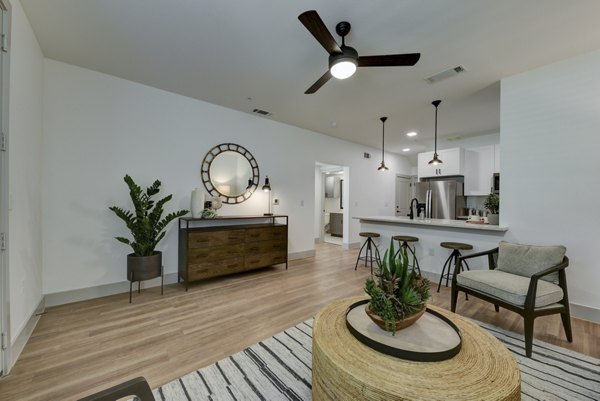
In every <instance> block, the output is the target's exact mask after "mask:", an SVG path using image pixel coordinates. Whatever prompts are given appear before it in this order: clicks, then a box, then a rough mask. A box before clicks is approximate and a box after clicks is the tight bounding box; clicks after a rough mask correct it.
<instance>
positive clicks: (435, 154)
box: [428, 100, 443, 166]
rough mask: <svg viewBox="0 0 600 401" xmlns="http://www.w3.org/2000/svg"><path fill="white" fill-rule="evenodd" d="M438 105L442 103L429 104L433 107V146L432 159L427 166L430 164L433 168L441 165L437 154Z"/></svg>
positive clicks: (435, 101)
mask: <svg viewBox="0 0 600 401" xmlns="http://www.w3.org/2000/svg"><path fill="white" fill-rule="evenodd" d="M440 103H442V101H441V100H434V101H433V102H431V104H432V105H434V106H435V145H434V148H433V159H431V161H430V162H429V163H428V164H431V165H434V166H437V165H438V164H442V163H443V162H442V161H441V160H440V159H439V157H438V154H437V112H438V106H439V105H440Z"/></svg>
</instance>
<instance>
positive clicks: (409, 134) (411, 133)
mask: <svg viewBox="0 0 600 401" xmlns="http://www.w3.org/2000/svg"><path fill="white" fill-rule="evenodd" d="M406 136H417V133H416V132H415V131H412V132H408V133H407V134H406Z"/></svg>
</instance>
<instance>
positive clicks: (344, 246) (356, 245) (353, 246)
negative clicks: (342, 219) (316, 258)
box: [342, 242, 360, 250]
mask: <svg viewBox="0 0 600 401" xmlns="http://www.w3.org/2000/svg"><path fill="white" fill-rule="evenodd" d="M358 248H360V242H347V243H343V244H342V249H345V250H349V249H358Z"/></svg>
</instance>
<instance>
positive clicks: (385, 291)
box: [365, 240, 430, 333]
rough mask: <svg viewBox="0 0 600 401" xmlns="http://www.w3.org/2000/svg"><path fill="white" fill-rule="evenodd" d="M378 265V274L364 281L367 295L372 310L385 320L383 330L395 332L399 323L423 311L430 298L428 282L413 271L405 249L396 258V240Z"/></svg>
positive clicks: (391, 243) (392, 241)
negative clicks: (369, 298)
mask: <svg viewBox="0 0 600 401" xmlns="http://www.w3.org/2000/svg"><path fill="white" fill-rule="evenodd" d="M377 265H378V269H377V271H376V272H375V274H374V275H373V276H370V277H368V278H367V281H366V282H365V292H366V293H367V294H368V295H369V296H370V297H371V302H370V306H369V308H370V311H371V312H372V313H374V314H376V315H378V316H379V317H381V319H383V320H384V321H385V327H382V328H384V329H385V330H388V331H392V332H393V333H395V331H396V323H397V322H398V321H401V320H404V319H406V318H409V317H411V316H413V315H415V314H417V313H419V312H422V311H424V309H425V303H426V302H427V300H428V299H429V297H430V294H429V280H427V279H426V278H424V277H422V276H421V275H420V274H417V273H416V272H415V271H414V268H412V269H411V267H410V266H409V263H408V255H407V254H406V250H405V249H404V248H402V247H401V248H400V252H399V257H398V258H396V257H395V251H394V240H391V241H390V247H389V249H388V250H386V251H385V254H384V256H383V259H382V260H378V261H377ZM371 318H372V319H373V317H371ZM374 320H375V319H374Z"/></svg>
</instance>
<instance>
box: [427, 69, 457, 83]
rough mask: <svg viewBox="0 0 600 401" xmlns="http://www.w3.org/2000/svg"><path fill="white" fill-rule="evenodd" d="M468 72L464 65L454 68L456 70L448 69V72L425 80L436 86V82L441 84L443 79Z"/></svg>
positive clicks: (445, 71)
mask: <svg viewBox="0 0 600 401" xmlns="http://www.w3.org/2000/svg"><path fill="white" fill-rule="evenodd" d="M465 71H467V70H466V69H465V67H463V66H462V65H459V66H458V67H454V68H448V69H447V70H444V71H442V72H438V73H437V74H435V75H432V76H430V77H429V78H425V81H426V82H427V83H429V84H434V83H436V82H439V81H441V80H443V79H446V78H450V77H453V76H455V75H458V74H460V73H462V72H465Z"/></svg>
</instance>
